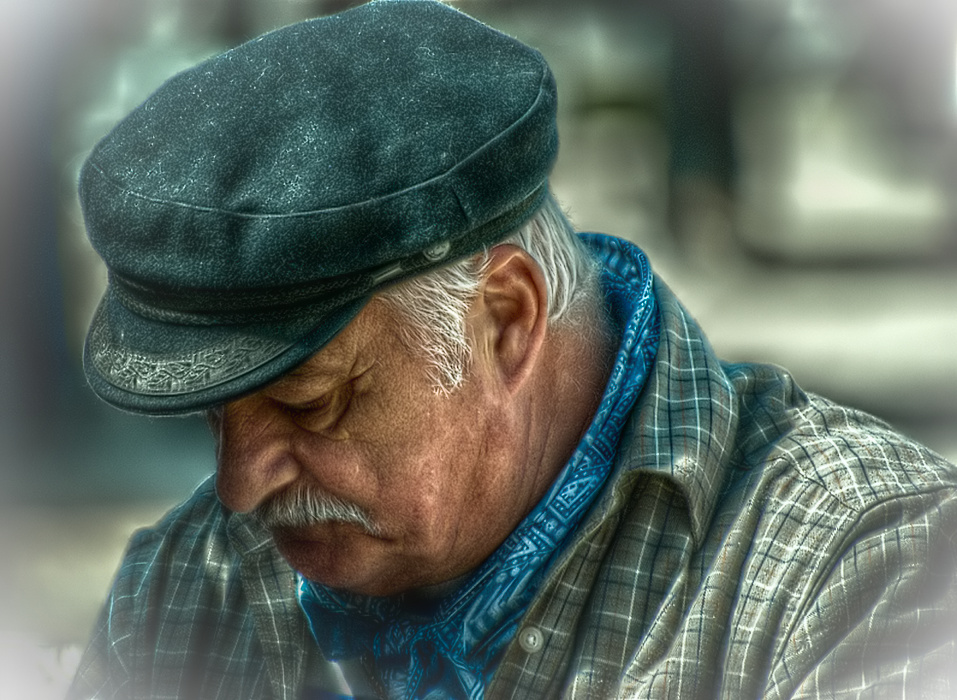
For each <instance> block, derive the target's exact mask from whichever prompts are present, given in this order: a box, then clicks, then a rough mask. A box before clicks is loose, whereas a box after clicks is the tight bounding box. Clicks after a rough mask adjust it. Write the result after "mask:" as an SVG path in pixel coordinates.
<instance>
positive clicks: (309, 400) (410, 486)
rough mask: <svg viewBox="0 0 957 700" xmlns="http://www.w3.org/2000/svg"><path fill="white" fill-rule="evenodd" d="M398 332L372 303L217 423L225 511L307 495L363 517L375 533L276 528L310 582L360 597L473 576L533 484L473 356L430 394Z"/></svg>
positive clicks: (512, 421)
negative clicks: (462, 371) (464, 371)
mask: <svg viewBox="0 0 957 700" xmlns="http://www.w3.org/2000/svg"><path fill="white" fill-rule="evenodd" d="M402 322H403V321H401V320H399V319H396V318H394V316H393V314H392V312H391V311H390V309H389V307H388V306H387V305H386V304H384V303H382V302H378V301H373V302H371V303H370V304H368V305H367V306H366V308H365V309H364V310H363V311H362V312H361V313H360V314H359V315H358V316H357V317H356V318H355V320H354V321H353V322H352V323H351V324H350V325H349V326H348V327H347V328H346V329H345V330H343V331H342V332H341V333H340V334H339V335H338V336H337V337H336V338H335V339H334V340H333V341H332V342H331V343H330V344H329V345H327V346H326V347H325V348H324V349H323V350H322V351H320V352H319V353H318V354H317V355H315V356H314V357H313V358H312V359H310V360H309V361H308V362H306V363H305V364H304V365H303V366H301V367H300V368H298V369H297V370H295V371H293V372H292V373H290V374H288V375H286V376H285V377H283V378H282V379H280V380H279V381H277V382H276V383H274V384H272V385H270V386H269V387H267V388H265V389H263V390H262V391H260V392H259V393H257V394H254V395H251V396H248V397H245V398H242V399H239V400H237V401H234V402H232V403H229V404H227V405H226V406H224V407H223V409H222V410H221V411H220V412H218V413H217V416H216V417H215V418H214V419H213V421H212V422H213V427H214V432H215V433H216V436H217V443H218V473H217V490H218V493H219V497H220V499H221V500H222V502H223V503H224V505H226V507H228V508H230V509H231V510H235V511H241V512H248V511H253V510H255V509H262V508H263V507H264V506H265V504H269V503H270V502H274V501H275V500H276V499H282V498H284V497H285V496H288V495H289V494H292V493H294V492H295V491H297V490H299V489H304V490H307V491H311V492H313V493H315V494H318V495H319V497H320V498H322V497H329V496H331V497H334V498H335V499H337V500H339V501H342V502H345V503H346V504H351V505H353V506H356V507H358V509H359V510H361V511H362V512H364V513H365V514H366V516H367V518H368V520H369V521H370V523H369V525H371V528H370V527H369V526H366V525H363V524H360V523H357V522H343V521H342V519H341V518H339V519H335V520H331V521H326V522H313V523H311V524H309V525H305V526H303V525H299V526H288V525H287V526H278V527H276V526H273V528H272V529H273V535H274V539H275V542H276V545H277V547H278V548H279V551H280V552H281V553H282V555H283V556H284V557H285V558H286V559H287V560H288V561H289V562H290V563H291V564H292V565H293V567H294V568H296V569H297V570H298V571H300V572H302V573H303V574H304V575H305V576H306V577H308V578H310V579H312V580H314V581H318V582H320V583H324V584H326V585H329V586H333V587H336V588H342V589H347V590H351V591H353V592H357V593H363V594H368V595H390V594H395V593H398V592H401V591H403V590H408V589H410V588H415V587H419V586H423V585H429V584H434V583H439V582H442V581H446V580H450V579H452V578H455V577H456V576H459V575H461V574H463V573H465V572H467V571H468V570H470V569H472V568H474V567H475V566H477V565H478V564H479V563H481V561H482V560H484V559H485V558H486V557H487V556H488V555H489V554H490V553H491V552H492V551H494V549H495V548H496V547H497V546H498V545H499V544H500V543H501V542H502V541H503V540H504V539H505V537H506V536H507V535H508V533H509V532H510V531H511V530H512V528H513V527H514V526H515V525H516V524H517V523H518V522H519V521H520V520H521V518H522V517H523V516H524V515H525V513H527V512H528V510H529V509H530V508H531V506H532V505H533V504H534V501H535V500H536V499H537V497H538V495H539V494H538V491H539V490H540V486H541V485H540V483H532V481H531V479H532V477H531V476H530V474H529V472H530V471H533V470H528V469H526V468H525V467H524V465H523V462H522V459H521V449H520V445H521V442H522V441H521V439H519V436H520V435H521V429H522V428H521V416H520V412H516V411H515V410H514V406H513V405H512V404H513V403H514V402H513V401H511V399H510V397H509V393H508V392H507V391H505V390H504V389H503V388H502V386H501V383H500V382H498V381H497V380H496V373H495V372H494V371H492V370H491V369H490V368H489V365H488V363H486V362H483V361H482V358H481V353H477V354H478V357H477V358H476V360H477V361H476V362H475V363H474V368H473V371H472V373H471V376H470V377H469V378H468V379H467V381H466V382H465V384H464V385H463V386H462V387H461V388H460V389H458V390H457V391H456V392H454V393H453V394H452V395H450V396H445V395H442V394H439V393H437V392H436V391H435V390H434V387H433V383H432V381H431V380H430V379H429V377H428V374H427V371H426V366H425V362H424V360H423V359H422V358H421V357H420V356H418V355H417V354H416V353H414V352H412V351H410V350H409V349H408V348H407V347H406V346H405V345H404V344H403V343H402V342H401V341H400V340H399V333H398V328H399V326H398V324H399V323H402ZM469 323H470V334H471V332H472V331H471V329H472V328H473V326H474V319H470V322H469ZM348 519H349V518H346V520H348Z"/></svg>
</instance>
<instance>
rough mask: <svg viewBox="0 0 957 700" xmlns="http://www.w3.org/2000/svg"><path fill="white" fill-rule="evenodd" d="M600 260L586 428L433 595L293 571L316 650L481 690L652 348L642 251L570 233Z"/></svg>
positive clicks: (432, 685)
mask: <svg viewBox="0 0 957 700" xmlns="http://www.w3.org/2000/svg"><path fill="white" fill-rule="evenodd" d="M582 239H583V240H584V241H585V242H586V243H587V244H588V246H589V247H590V248H591V249H592V250H593V251H594V252H595V253H596V254H597V255H598V256H599V257H600V258H601V260H602V262H603V263H604V269H603V272H602V288H603V291H604V293H605V297H606V300H607V302H608V306H609V308H610V311H611V315H612V319H613V321H614V322H615V324H616V326H617V327H618V328H620V329H621V332H622V340H621V345H620V347H619V350H618V355H617V358H616V360H615V365H614V367H613V369H612V372H611V376H610V378H609V380H608V385H607V387H606V389H605V393H604V396H603V397H602V401H601V404H600V405H599V408H598V411H597V412H596V414H595V417H594V419H593V420H592V423H591V426H590V427H589V429H588V432H587V433H586V434H585V436H584V437H583V438H582V440H581V442H580V443H579V445H578V448H577V449H576V450H575V453H574V454H573V455H572V457H571V458H570V459H569V461H568V463H567V464H566V465H565V467H564V468H563V470H562V472H561V473H560V474H559V476H558V478H557V479H556V481H555V483H554V484H553V486H552V488H551V489H550V490H549V492H548V493H547V494H546V495H545V497H544V498H543V499H542V500H541V501H540V502H539V504H538V505H537V506H536V507H535V509H534V510H533V511H532V512H531V513H529V515H528V516H527V517H526V518H525V519H524V520H523V521H522V522H521V523H520V524H519V525H518V527H516V528H515V530H514V531H513V532H512V534H511V535H510V536H509V537H508V539H506V540H505V542H503V543H502V545H501V546H500V547H499V548H498V549H497V550H496V551H495V552H494V553H493V554H492V555H491V556H490V557H489V558H488V559H487V560H486V561H485V563H484V564H482V565H481V566H480V567H479V568H478V569H476V570H475V571H473V572H472V573H471V574H469V575H468V577H467V578H466V579H465V580H464V581H463V583H462V585H460V586H459V587H457V589H456V590H455V591H454V592H452V593H450V594H449V595H447V596H445V597H441V598H439V599H437V600H433V601H431V602H429V604H427V605H422V604H421V601H419V602H418V603H413V602H410V598H409V597H408V596H397V597H394V598H372V597H366V596H357V595H353V594H350V593H345V592H342V591H335V590H332V589H329V588H327V587H325V586H322V585H319V584H317V583H314V582H312V581H307V580H305V579H304V578H302V577H300V579H299V602H300V604H301V606H302V608H303V610H304V611H305V613H306V616H307V617H308V619H309V624H310V626H311V628H312V632H313V636H314V637H315V638H316V642H317V643H318V644H319V647H320V649H321V650H322V653H323V655H324V656H325V657H326V658H327V659H329V660H332V661H350V660H351V661H356V660H357V661H359V662H360V663H361V664H362V666H364V667H365V668H366V669H367V670H368V671H370V675H371V676H372V677H373V678H375V679H377V683H379V684H381V686H382V687H381V691H382V692H383V693H384V694H385V695H387V696H388V697H390V698H409V699H412V698H421V699H429V700H431V699H433V698H434V699H438V698H470V699H475V698H481V697H482V696H483V693H484V690H485V687H486V685H487V684H488V682H489V681H490V680H491V677H492V674H493V673H494V672H495V669H496V668H497V667H498V661H499V659H500V658H501V655H502V653H503V652H504V651H505V647H506V646H507V645H508V643H509V642H510V641H511V639H512V638H513V636H514V635H515V632H516V630H517V629H518V625H519V622H520V620H521V618H522V616H523V615H524V613H525V611H526V610H527V608H528V606H529V604H530V603H531V601H532V598H533V597H534V595H535V593H536V592H537V591H538V589H539V586H540V584H541V582H542V580H543V578H544V577H545V574H546V573H547V571H548V568H549V565H550V564H551V562H552V561H553V559H554V558H555V557H556V555H557V554H559V553H560V552H561V551H562V550H563V548H564V546H565V544H566V543H567V541H568V540H569V539H570V536H571V535H572V534H573V533H574V531H575V528H576V527H577V526H578V523H579V522H580V520H581V518H582V516H583V515H584V513H585V512H586V511H587V510H588V507H589V506H590V505H591V503H592V502H593V501H594V499H595V497H596V496H597V494H598V493H599V491H600V490H601V487H602V485H603V484H604V482H605V479H606V477H607V476H608V473H609V472H610V470H611V464H612V462H613V460H614V457H615V452H616V449H617V446H618V438H619V434H620V433H621V428H622V426H623V424H624V422H625V419H626V418H627V416H628V413H629V412H630V410H631V408H632V406H633V405H634V402H635V399H636V398H637V397H638V394H639V392H640V391H641V389H642V387H643V386H644V383H645V379H646V378H647V376H648V373H649V371H650V370H651V367H652V365H653V364H654V358H655V354H656V352H657V349H658V333H659V319H658V313H657V307H656V304H655V298H654V294H653V292H652V274H651V268H650V266H649V264H648V260H647V258H646V257H645V255H644V253H642V252H641V251H640V250H639V249H638V248H636V247H635V246H633V245H631V244H629V243H626V242H624V241H621V240H619V239H616V238H611V237H608V236H601V235H597V234H582Z"/></svg>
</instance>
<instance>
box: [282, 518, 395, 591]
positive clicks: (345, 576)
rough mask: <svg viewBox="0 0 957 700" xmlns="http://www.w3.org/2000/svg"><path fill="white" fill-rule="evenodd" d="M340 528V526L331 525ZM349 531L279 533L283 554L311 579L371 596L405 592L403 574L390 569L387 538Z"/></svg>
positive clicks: (339, 588)
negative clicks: (387, 562)
mask: <svg viewBox="0 0 957 700" xmlns="http://www.w3.org/2000/svg"><path fill="white" fill-rule="evenodd" d="M331 529H333V530H336V529H338V528H336V527H333V528H331ZM351 530H352V531H351V532H348V533H342V532H340V533H338V534H336V533H335V532H332V533H329V534H328V536H317V535H316V533H310V534H309V535H308V536H303V535H302V534H299V535H298V536H297V535H296V534H294V533H288V532H287V533H276V534H274V535H273V538H274V540H275V542H276V548H277V549H278V550H279V553H280V554H282V556H283V557H284V558H285V559H286V561H288V562H289V564H290V565H291V566H292V567H293V568H294V569H295V570H296V571H298V572H299V573H300V574H302V575H303V576H305V577H306V578H307V579H309V580H310V581H315V582H316V583H320V584H322V585H324V586H329V587H330V588H335V589H338V590H344V591H348V592H350V593H357V594H360V595H368V596H390V595H396V594H398V593H402V592H403V591H404V590H406V587H404V586H403V585H402V577H397V576H395V575H394V574H395V572H394V571H389V569H388V567H387V565H386V560H387V557H388V554H387V553H386V552H384V551H382V550H383V548H384V547H385V546H386V543H385V542H384V541H383V540H380V539H378V538H375V537H372V536H371V535H368V534H365V533H359V532H357V531H356V530H355V529H354V528H351Z"/></svg>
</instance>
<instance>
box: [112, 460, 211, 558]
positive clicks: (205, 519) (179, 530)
mask: <svg viewBox="0 0 957 700" xmlns="http://www.w3.org/2000/svg"><path fill="white" fill-rule="evenodd" d="M227 516H228V512H227V511H226V510H225V509H224V508H223V506H222V504H221V503H220V502H219V499H218V498H217V497H216V485H215V479H214V478H213V477H208V478H207V479H204V480H203V481H202V482H201V483H200V484H199V485H198V486H197V487H196V489H195V490H194V491H193V493H192V494H191V495H190V496H189V498H187V499H186V500H185V501H183V502H182V503H180V504H178V505H176V506H174V507H173V508H171V509H170V510H168V511H167V512H166V513H165V514H164V515H163V516H162V517H161V518H160V519H159V520H158V521H157V522H156V523H155V524H153V525H150V526H147V527H143V528H141V529H139V530H137V531H136V532H135V533H133V536H132V538H131V539H130V551H131V552H132V551H135V550H138V549H152V548H155V547H158V546H162V545H163V544H175V543H179V542H182V541H184V540H190V539H194V538H196V537H200V536H202V537H217V536H218V537H225V536H226V534H225V533H226V525H227Z"/></svg>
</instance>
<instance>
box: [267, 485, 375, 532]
mask: <svg viewBox="0 0 957 700" xmlns="http://www.w3.org/2000/svg"><path fill="white" fill-rule="evenodd" d="M255 516H256V518H258V519H259V521H260V522H261V523H262V524H263V525H265V526H266V527H267V528H270V529H277V528H301V527H309V526H312V525H323V524H325V523H349V524H353V525H358V526H359V527H360V528H362V529H363V530H365V531H366V533H367V534H369V535H373V536H377V535H379V534H380V531H379V528H378V526H377V525H376V524H375V523H374V522H373V521H372V518H371V517H370V516H369V514H368V513H366V511H365V510H363V509H362V508H360V507H359V506H357V505H356V504H355V503H351V502H349V501H345V500H343V499H341V498H337V497H336V496H331V495H329V494H325V493H322V492H320V491H313V490H311V489H308V488H306V487H303V486H299V487H297V488H295V489H293V490H291V491H286V492H284V493H281V494H279V495H277V496H275V497H274V498H272V499H270V500H269V501H267V502H266V503H264V504H262V505H261V506H259V507H258V508H257V509H256V511H255Z"/></svg>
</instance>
